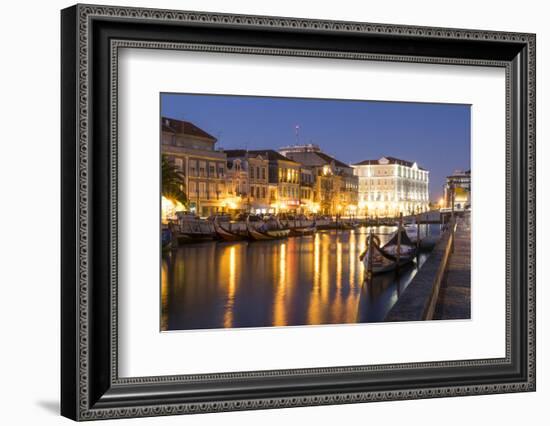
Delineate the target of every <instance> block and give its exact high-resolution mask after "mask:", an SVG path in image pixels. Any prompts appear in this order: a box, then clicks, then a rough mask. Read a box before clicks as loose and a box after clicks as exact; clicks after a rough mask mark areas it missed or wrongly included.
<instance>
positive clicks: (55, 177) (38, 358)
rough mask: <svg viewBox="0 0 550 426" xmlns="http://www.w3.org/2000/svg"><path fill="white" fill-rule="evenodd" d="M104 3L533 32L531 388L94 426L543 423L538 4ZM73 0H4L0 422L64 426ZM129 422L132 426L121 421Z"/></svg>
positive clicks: (545, 357)
mask: <svg viewBox="0 0 550 426" xmlns="http://www.w3.org/2000/svg"><path fill="white" fill-rule="evenodd" d="M102 3H103V4H115V5H116V4H118V5H121V4H122V5H128V6H142V7H162V8H173V9H189V10H205V11H213V12H214V11H219V12H230V13H246V14H265V15H279V16H295V17H307V18H324V19H338V20H355V21H369V22H381V23H398V24H412V25H430V26H444V27H461V28H476V29H493V30H505V31H526V32H535V33H537V54H538V58H537V67H538V70H537V78H538V82H537V86H538V88H537V95H538V102H537V106H538V114H537V115H538V125H537V132H538V138H537V139H538V153H537V154H538V155H537V163H538V185H537V186H538V191H537V192H538V200H539V202H538V219H539V230H538V232H537V235H538V241H540V242H541V243H540V244H539V247H538V259H539V265H540V267H539V273H538V291H537V295H538V297H537V300H538V309H537V314H538V324H537V325H538V327H537V328H538V332H537V334H538V374H537V378H538V390H537V392H536V393H530V394H510V395H492V396H481V397H463V398H453V399H435V400H421V401H402V402H386V403H374V404H360V405H345V406H327V407H318V408H293V409H284V410H270V411H256V412H239V413H224V414H208V415H200V416H197V415H196V416H186V417H167V418H155V419H151V418H149V419H134V420H118V421H117V422H119V423H114V421H107V422H105V423H102V424H110V423H113V424H135V425H138V424H145V423H147V424H158V425H169V424H181V423H182V422H185V424H189V425H214V424H220V423H223V424H229V425H233V424H239V425H256V424H266V425H269V424H273V425H275V424H293V423H296V424H297V423H301V422H311V421H314V422H316V424H327V425H329V424H335V423H344V422H354V423H355V422H360V423H370V424H383V425H386V424H388V425H389V424H398V423H405V422H406V424H408V425H411V426H413V425H420V424H422V425H432V424H433V425H436V424H438V425H440V424H445V425H446V426H452V425H461V426H463V425H470V424H477V423H479V422H480V421H485V422H486V421H490V422H491V423H492V424H499V425H515V424H524V423H525V424H529V423H530V424H536V425H538V424H547V422H548V420H547V418H548V417H549V415H548V410H547V405H548V401H550V368H549V367H548V364H549V363H550V359H549V357H550V356H549V351H548V342H549V341H550V337H548V336H549V334H550V333H549V331H550V315H549V314H548V311H549V307H550V297H549V295H550V292H549V290H548V289H547V288H546V284H547V282H548V277H549V273H548V272H547V270H545V268H544V262H543V261H542V260H544V259H546V258H547V257H548V255H550V251H549V249H548V245H546V247H545V246H544V245H543V244H542V241H543V239H544V238H548V237H550V235H548V232H549V231H548V229H545V230H544V229H543V228H542V224H543V222H544V219H545V218H546V217H548V216H549V213H550V212H549V205H548V202H547V201H546V200H545V199H544V196H545V195H546V193H547V190H546V185H548V184H550V180H549V179H550V172H549V169H550V168H548V167H547V166H546V163H547V162H548V161H550V155H549V154H550V152H549V147H548V145H547V144H546V140H547V138H548V132H549V130H550V125H548V124H547V121H546V120H545V117H548V116H549V114H550V105H549V102H550V96H549V95H550V94H549V93H548V78H549V77H548V76H549V75H550V50H549V49H550V46H549V45H550V27H548V24H547V16H548V11H546V10H545V2H542V1H536V0H524V1H522V2H518V1H509V0H501V1H495V0H492V1H485V2H481V1H472V0H462V1H460V2H452V3H450V2H441V1H437V0H435V1H429V0H416V1H407V0H400V1H393V2H391V3H390V2H369V3H367V2H357V1H353V0H340V1H338V2H334V1H324V0H323V1H321V0H317V1H313V0H311V1H309V0H308V1H306V0H303V1H301V2H299V1H296V0H278V1H273V0H270V1H262V2H259V1H252V0H248V1H247V0H232V1H231V2H228V1H223V0H202V1H200V0H180V1H177V0H161V1H152V0H149V1H143V0H132V1H126V0H120V1H109V0H104V1H103V2H102ZM71 4H72V3H71V2H67V1H61V0H52V1H48V2H38V1H21V2H15V1H13V0H12V2H10V3H7V4H6V3H4V4H3V5H2V6H3V7H2V18H3V19H2V25H0V31H1V38H0V40H1V43H2V44H1V46H2V49H1V51H0V52H1V59H2V61H1V67H0V107H1V111H0V117H1V121H0V123H1V126H0V152H1V154H0V194H1V197H0V200H1V204H0V291H1V297H0V327H1V332H2V333H1V340H0V342H1V343H0V348H1V349H0V401H1V407H2V409H1V412H0V418H1V419H2V424H6V425H15V424H31V425H32V424H40V425H50V424H52V425H53V424H68V423H69V421H68V420H66V419H64V418H61V417H59V416H58V414H57V412H58V405H59V396H58V395H59V331H58V330H59V264H60V260H59V233H60V230H59V229H60V223H59V222H60V221H59V183H60V182H59V180H60V178H59V156H60V155H59V154H60V152H59V108H60V105H59V81H60V77H59V62H60V58H59V33H60V29H59V19H60V18H59V10H60V9H61V8H64V7H66V6H69V5H71ZM129 422H131V423H129Z"/></svg>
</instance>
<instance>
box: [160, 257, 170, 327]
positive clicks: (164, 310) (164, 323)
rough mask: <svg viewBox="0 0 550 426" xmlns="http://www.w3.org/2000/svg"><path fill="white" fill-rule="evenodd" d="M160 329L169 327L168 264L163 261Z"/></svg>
mask: <svg viewBox="0 0 550 426" xmlns="http://www.w3.org/2000/svg"><path fill="white" fill-rule="evenodd" d="M160 306H161V317H160V329H161V330H162V331H164V330H167V329H168V266H167V265H166V262H162V265H161V273H160Z"/></svg>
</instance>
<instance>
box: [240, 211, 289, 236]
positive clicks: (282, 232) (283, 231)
mask: <svg viewBox="0 0 550 426" xmlns="http://www.w3.org/2000/svg"><path fill="white" fill-rule="evenodd" d="M246 231H247V233H248V238H249V239H251V240H253V241H267V240H278V239H281V238H286V237H288V235H289V234H290V229H288V228H283V227H282V226H281V224H280V222H279V221H277V228H273V229H269V227H268V225H267V224H266V223H263V224H262V225H261V226H260V227H259V228H254V227H253V226H252V225H251V224H250V220H249V218H248V217H247V218H246Z"/></svg>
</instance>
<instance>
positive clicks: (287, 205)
mask: <svg viewBox="0 0 550 426" xmlns="http://www.w3.org/2000/svg"><path fill="white" fill-rule="evenodd" d="M248 153H249V155H256V156H258V155H260V156H261V157H262V158H264V159H267V161H268V192H269V197H268V198H269V203H270V204H269V212H271V213H279V212H297V211H298V210H299V208H300V164H299V163H297V162H295V161H292V160H291V159H289V158H286V157H285V156H283V155H281V154H279V153H278V152H277V151H274V150H272V149H267V150H254V151H248Z"/></svg>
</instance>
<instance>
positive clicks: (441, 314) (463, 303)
mask: <svg viewBox="0 0 550 426" xmlns="http://www.w3.org/2000/svg"><path fill="white" fill-rule="evenodd" d="M470 242H471V239H470V216H469V215H467V216H466V217H464V218H460V219H458V222H457V230H456V233H455V243H454V251H453V253H452V255H451V258H450V259H449V264H448V266H447V272H446V274H445V278H444V280H443V282H442V283H441V289H440V290H439V297H438V299H437V305H436V308H435V313H434V319H465V318H470V287H471V268H470V257H471V247H470Z"/></svg>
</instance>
